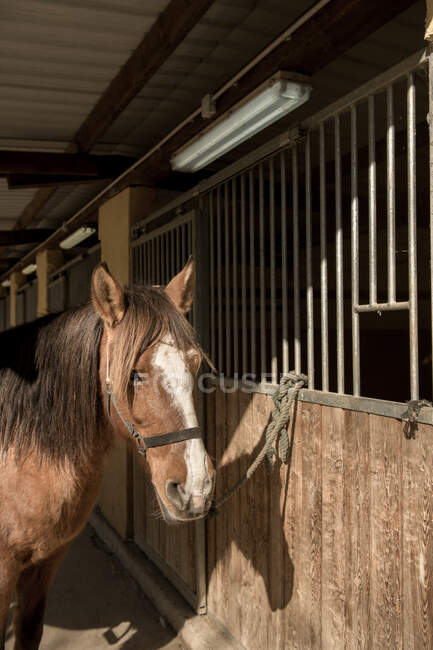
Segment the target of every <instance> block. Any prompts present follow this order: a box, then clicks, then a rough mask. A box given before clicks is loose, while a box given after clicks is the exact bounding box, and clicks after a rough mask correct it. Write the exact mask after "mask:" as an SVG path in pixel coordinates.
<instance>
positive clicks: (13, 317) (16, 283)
mask: <svg viewBox="0 0 433 650" xmlns="http://www.w3.org/2000/svg"><path fill="white" fill-rule="evenodd" d="M10 281H11V286H10V326H11V327H16V325H17V291H18V289H19V287H21V286H22V285H23V284H24V283H25V281H26V276H25V275H23V274H22V273H20V271H14V273H11V276H10Z"/></svg>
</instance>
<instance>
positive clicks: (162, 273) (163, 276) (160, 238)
mask: <svg viewBox="0 0 433 650" xmlns="http://www.w3.org/2000/svg"><path fill="white" fill-rule="evenodd" d="M159 245H160V248H161V284H162V285H163V286H164V285H165V284H166V279H165V270H166V269H165V263H164V262H165V259H164V258H165V246H164V234H162V235H160V236H159Z"/></svg>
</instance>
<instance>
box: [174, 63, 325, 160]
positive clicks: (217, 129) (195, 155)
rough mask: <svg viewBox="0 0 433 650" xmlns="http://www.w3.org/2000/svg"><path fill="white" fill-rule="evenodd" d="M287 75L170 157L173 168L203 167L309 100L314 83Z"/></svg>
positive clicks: (280, 77)
mask: <svg viewBox="0 0 433 650" xmlns="http://www.w3.org/2000/svg"><path fill="white" fill-rule="evenodd" d="M283 75H284V73H279V76H278V77H277V78H273V79H272V80H270V81H269V82H267V83H266V84H264V87H263V86H262V90H260V91H258V92H256V93H255V94H254V96H253V97H252V98H251V99H249V100H247V101H244V102H243V103H242V105H240V106H239V107H238V108H236V107H235V108H234V109H232V110H231V111H230V112H229V113H228V115H226V116H224V117H223V118H222V119H221V120H220V121H218V122H217V123H216V124H215V125H214V126H212V127H210V128H209V129H208V130H206V131H205V133H203V134H202V135H199V136H198V137H197V138H196V139H195V140H193V141H192V142H191V143H189V144H187V145H186V146H185V147H183V148H182V149H180V150H179V151H177V152H176V153H175V154H174V155H173V157H172V158H171V160H170V163H171V166H172V169H173V170H174V171H182V172H195V171H197V170H199V169H202V168H203V167H205V166H206V165H208V164H209V163H211V162H213V161H214V160H216V159H217V158H219V157H220V156H223V155H224V154H225V153H227V152H228V151H230V150H231V149H233V148H234V147H237V146H238V145H239V144H241V143H242V142H245V140H248V139H249V138H251V137H253V136H254V135H256V133H259V131H262V130H263V129H265V128H266V127H267V126H269V125H270V124H273V123H274V122H276V121H277V120H279V119H281V118H282V117H284V116H285V115H287V114H288V113H290V112H291V111H293V110H295V108H298V106H301V105H302V104H303V103H304V102H306V101H307V100H308V99H309V98H310V95H311V90H312V88H311V86H310V85H308V84H306V83H301V82H298V81H292V80H290V79H285V78H284V77H283Z"/></svg>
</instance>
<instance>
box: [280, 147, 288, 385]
mask: <svg viewBox="0 0 433 650" xmlns="http://www.w3.org/2000/svg"><path fill="white" fill-rule="evenodd" d="M286 183H287V179H286V152H285V151H282V152H281V154H280V187H281V291H282V310H283V317H282V328H283V330H282V335H283V341H282V343H283V350H282V352H283V356H282V371H283V374H287V373H288V372H289V323H288V318H289V311H288V307H287V221H286V219H287V194H286V188H287V185H286Z"/></svg>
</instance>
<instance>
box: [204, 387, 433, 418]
mask: <svg viewBox="0 0 433 650" xmlns="http://www.w3.org/2000/svg"><path fill="white" fill-rule="evenodd" d="M209 383H210V384H211V385H213V386H215V387H220V388H221V389H223V390H224V389H226V390H228V391H230V392H234V390H239V391H242V392H245V393H252V394H255V393H259V394H264V395H273V394H274V393H275V391H276V390H277V389H278V388H279V386H278V384H272V383H270V382H260V383H257V384H253V382H250V381H246V382H242V381H241V380H238V381H237V380H235V379H223V378H220V377H212V378H211V379H209ZM299 401H301V402H308V403H310V404H321V405H322V406H331V407H335V408H341V409H347V410H349V411H360V412H361V413H371V414H373V415H383V416H384V417H389V418H395V419H397V420H400V419H401V418H402V416H404V415H405V414H406V412H407V404H405V403H404V402H391V401H388V400H381V399H373V398H370V397H354V396H353V395H345V394H341V393H325V392H322V391H320V390H310V389H308V388H302V389H301V390H300V391H299ZM417 421H418V422H420V423H421V424H432V425H433V408H430V407H425V408H422V409H421V410H420V413H419V415H418V416H417Z"/></svg>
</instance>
